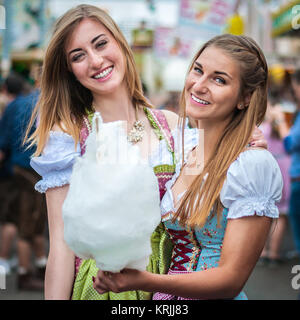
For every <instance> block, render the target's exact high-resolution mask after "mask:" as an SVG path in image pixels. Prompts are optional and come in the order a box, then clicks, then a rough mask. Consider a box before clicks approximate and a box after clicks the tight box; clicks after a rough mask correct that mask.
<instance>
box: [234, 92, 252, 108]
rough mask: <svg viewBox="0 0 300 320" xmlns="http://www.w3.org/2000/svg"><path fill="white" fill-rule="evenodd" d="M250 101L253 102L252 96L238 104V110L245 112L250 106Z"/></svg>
mask: <svg viewBox="0 0 300 320" xmlns="http://www.w3.org/2000/svg"><path fill="white" fill-rule="evenodd" d="M250 100H251V95H250V94H248V95H247V96H246V98H244V99H243V100H241V101H239V102H238V105H237V108H238V109H239V110H243V109H244V108H247V107H248V106H249V104H250Z"/></svg>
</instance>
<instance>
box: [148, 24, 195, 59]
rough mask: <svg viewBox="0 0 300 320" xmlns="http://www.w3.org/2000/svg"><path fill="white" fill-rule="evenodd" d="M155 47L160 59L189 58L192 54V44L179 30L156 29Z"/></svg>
mask: <svg viewBox="0 0 300 320" xmlns="http://www.w3.org/2000/svg"><path fill="white" fill-rule="evenodd" d="M154 47H155V54H156V55H157V56H158V57H160V58H171V57H172V56H173V57H174V56H176V57H182V58H187V57H189V54H190V49H191V42H190V41H189V39H188V38H187V37H184V36H182V35H181V34H180V32H179V30H177V29H173V28H165V27H158V28H156V29H155V43H154Z"/></svg>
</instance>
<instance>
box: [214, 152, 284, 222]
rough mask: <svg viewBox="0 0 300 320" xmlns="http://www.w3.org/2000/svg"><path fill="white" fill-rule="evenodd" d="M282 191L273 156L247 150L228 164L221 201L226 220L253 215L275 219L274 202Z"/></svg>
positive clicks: (280, 177) (277, 200)
mask: <svg viewBox="0 0 300 320" xmlns="http://www.w3.org/2000/svg"><path fill="white" fill-rule="evenodd" d="M282 188H283V179H282V175H281V171H280V169H279V166H278V164H277V161H276V160H275V158H274V157H273V156H272V154H271V153H270V152H268V151H267V150H262V149H249V150H247V151H245V152H243V153H241V154H240V155H239V157H238V158H237V160H235V161H234V162H233V163H232V164H231V165H230V167H229V169H228V171H227V177H226V180H225V182H224V185H223V188H222V190H221V193H220V200H221V202H222V204H223V206H224V207H225V208H228V214H227V219H236V218H241V217H245V216H253V215H258V216H267V217H270V218H278V217H279V211H278V208H277V206H276V202H279V201H280V199H281V193H282Z"/></svg>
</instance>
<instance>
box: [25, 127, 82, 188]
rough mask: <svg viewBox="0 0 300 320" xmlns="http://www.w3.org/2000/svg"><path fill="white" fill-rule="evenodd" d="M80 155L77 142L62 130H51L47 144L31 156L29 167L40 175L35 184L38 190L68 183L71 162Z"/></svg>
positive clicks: (71, 167) (71, 166)
mask: <svg viewBox="0 0 300 320" xmlns="http://www.w3.org/2000/svg"><path fill="white" fill-rule="evenodd" d="M79 155H80V146H79V143H78V144H77V146H76V148H75V142H74V139H73V138H72V137H71V136H70V135H68V134H66V133H63V132H57V131H51V132H50V135H49V139H48V141H47V144H46V146H45V148H44V150H43V152H42V154H41V155H40V156H39V157H33V158H31V161H30V165H31V167H32V168H33V169H34V170H35V171H36V172H37V173H38V174H39V175H40V176H41V177H42V179H41V180H40V181H38V183H37V184H36V185H35V189H36V190H37V191H38V192H41V193H43V192H46V191H47V190H48V189H49V188H55V187H62V186H64V185H66V184H69V181H70V177H71V174H72V169H73V164H74V162H75V160H76V158H77V157H78V156H79Z"/></svg>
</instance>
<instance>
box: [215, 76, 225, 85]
mask: <svg viewBox="0 0 300 320" xmlns="http://www.w3.org/2000/svg"><path fill="white" fill-rule="evenodd" d="M216 82H218V83H220V84H225V83H226V81H225V80H224V79H223V78H220V77H217V78H216Z"/></svg>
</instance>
